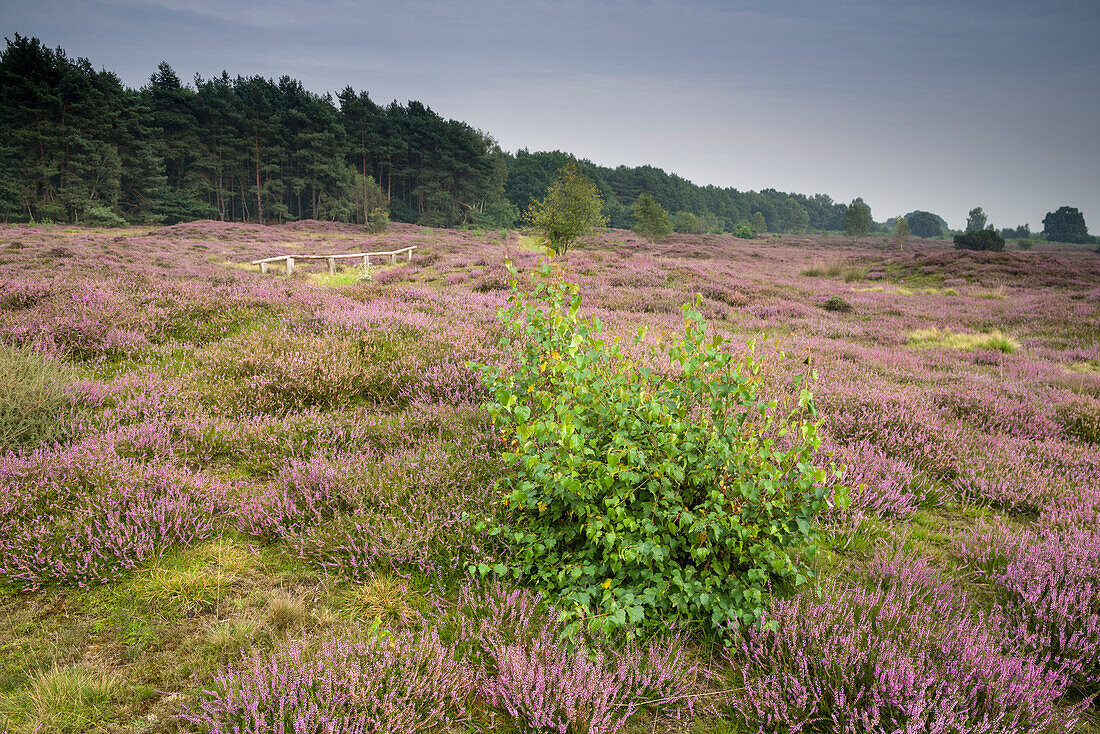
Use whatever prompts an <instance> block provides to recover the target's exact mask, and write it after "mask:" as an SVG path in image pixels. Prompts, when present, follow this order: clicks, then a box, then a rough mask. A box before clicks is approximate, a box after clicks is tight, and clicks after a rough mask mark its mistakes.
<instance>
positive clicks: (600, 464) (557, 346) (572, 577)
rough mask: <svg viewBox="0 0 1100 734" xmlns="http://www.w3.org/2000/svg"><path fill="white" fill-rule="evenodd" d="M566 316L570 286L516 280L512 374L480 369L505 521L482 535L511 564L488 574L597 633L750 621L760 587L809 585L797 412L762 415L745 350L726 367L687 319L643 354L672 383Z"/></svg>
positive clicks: (715, 346)
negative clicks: (529, 588) (682, 621)
mask: <svg viewBox="0 0 1100 734" xmlns="http://www.w3.org/2000/svg"><path fill="white" fill-rule="evenodd" d="M514 272H515V271H514V270H513V273H514ZM548 273H549V270H548V268H546V267H545V266H544V268H543V276H544V278H545V277H546V276H547V275H548ZM579 308H580V296H579V295H578V291H577V286H576V285H574V284H568V283H563V282H557V283H548V282H547V281H545V280H544V281H543V282H539V283H538V284H537V285H536V287H535V288H534V290H533V291H531V292H522V291H519V290H518V289H517V287H516V283H515V280H513V281H512V295H511V298H510V306H509V307H508V308H506V309H502V311H501V319H502V321H503V322H504V326H505V336H504V339H503V341H502V344H503V346H504V348H505V350H506V353H511V354H514V355H515V357H516V360H517V362H518V366H517V368H516V370H515V371H514V372H513V373H511V374H506V373H504V372H503V371H502V370H501V369H500V368H498V367H490V366H485V365H478V367H479V369H480V373H481V378H482V381H483V382H484V384H485V386H486V387H487V388H488V389H489V392H490V395H491V396H493V397H494V398H495V401H494V402H491V403H489V404H488V406H487V407H488V411H489V413H490V415H491V416H492V417H493V420H494V422H495V425H496V426H497V428H498V429H499V431H500V434H501V437H502V438H503V439H504V440H505V441H507V443H508V444H509V445H510V446H511V451H510V452H508V453H506V454H504V459H505V461H508V462H510V463H511V464H512V466H513V468H514V471H513V473H511V474H509V475H508V476H506V477H505V478H504V479H503V480H501V485H500V489H501V490H502V498H501V500H500V501H501V503H502V504H503V506H504V507H505V508H506V511H505V512H504V513H503V514H502V515H501V518H502V519H500V520H490V521H488V522H486V527H487V529H488V530H489V532H490V534H492V535H499V536H501V537H502V539H503V540H504V541H505V542H506V543H507V544H509V545H510V546H511V547H512V548H513V550H514V552H515V555H514V557H513V558H512V559H511V563H510V564H498V565H497V566H496V567H495V570H496V572H498V573H511V574H512V575H514V576H515V577H517V578H519V579H526V580H528V581H532V582H534V583H535V584H536V585H538V586H541V587H543V588H546V589H548V590H550V591H552V592H553V593H556V594H560V595H561V596H562V604H563V605H564V606H566V607H568V606H570V605H572V606H573V608H574V610H575V613H576V614H578V615H580V616H584V615H587V614H588V613H590V611H594V610H599V615H598V616H599V617H600V618H601V619H602V621H603V623H605V624H609V625H610V626H612V627H615V626H620V625H623V624H626V623H628V622H633V623H641V624H642V625H643V626H650V627H659V626H661V625H663V624H664V623H665V620H668V619H670V618H687V619H694V620H698V621H700V622H702V623H703V624H704V626H707V627H710V628H719V627H722V626H723V625H725V624H727V623H728V621H729V620H731V619H733V620H750V619H754V618H756V617H757V616H758V614H759V612H760V610H761V608H762V606H763V603H764V593H765V590H766V589H767V588H768V584H769V583H771V582H772V581H773V580H783V581H787V582H791V583H802V582H803V581H805V580H806V579H807V578H808V577H809V576H810V570H809V568H808V567H807V565H806V561H807V559H809V558H810V557H812V555H813V552H814V550H815V543H816V541H817V530H816V528H815V518H816V516H817V514H818V512H819V511H820V510H821V509H822V508H823V507H824V506H825V504H826V499H825V496H826V493H825V489H824V481H825V479H826V471H825V470H823V469H820V468H818V467H815V466H814V465H813V463H812V455H813V453H814V451H815V450H816V449H817V448H818V446H819V444H820V439H819V434H818V427H819V423H818V422H817V420H816V413H815V410H814V405H813V400H812V396H811V395H810V393H809V392H808V391H806V390H805V389H801V390H800V394H799V396H798V398H797V400H795V399H794V398H793V396H792V397H790V398H788V399H785V400H783V401H776V400H768V399H765V398H764V397H763V396H762V393H763V384H762V383H763V380H762V377H761V366H760V363H759V362H758V361H757V359H756V357H755V356H754V354H753V350H752V347H753V345H752V344H750V353H749V354H748V356H746V357H744V358H743V359H740V360H735V359H734V358H733V357H732V356H730V355H729V354H727V353H725V350H724V347H723V345H724V341H725V340H724V339H723V338H722V337H720V336H714V337H708V336H707V327H706V323H705V321H704V320H703V318H702V316H701V315H700V314H699V313H698V311H696V310H694V309H693V308H690V307H688V306H686V305H685V306H684V307H683V309H684V336H683V338H682V339H680V340H678V341H676V342H674V343H672V344H668V345H665V346H660V345H658V346H656V347H649V350H650V357H652V358H653V359H655V360H656V361H658V362H660V361H662V360H670V361H671V362H672V364H673V365H675V366H677V368H678V372H679V374H678V376H677V377H676V378H675V379H671V378H666V377H661V376H660V375H658V374H656V373H654V372H653V371H651V370H650V369H649V368H647V367H644V366H641V365H639V364H638V363H636V362H634V361H633V360H631V359H629V358H628V357H627V356H626V355H625V354H624V353H623V352H622V351H621V350H620V348H619V346H618V343H617V342H612V341H609V340H607V339H605V338H604V337H603V336H602V324H601V323H600V322H599V320H598V319H587V320H586V319H581V318H579V317H578V310H579ZM643 336H644V332H643V333H640V334H639V340H640V339H641V338H642V337H643ZM801 382H802V376H800V377H798V378H796V379H795V384H796V385H800V384H801ZM479 570H480V571H481V572H483V573H487V572H488V571H489V568H488V566H487V564H481V566H480V568H479Z"/></svg>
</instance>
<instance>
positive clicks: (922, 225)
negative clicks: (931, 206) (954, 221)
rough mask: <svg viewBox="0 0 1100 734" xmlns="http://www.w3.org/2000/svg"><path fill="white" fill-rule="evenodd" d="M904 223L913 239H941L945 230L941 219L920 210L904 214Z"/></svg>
mask: <svg viewBox="0 0 1100 734" xmlns="http://www.w3.org/2000/svg"><path fill="white" fill-rule="evenodd" d="M905 221H906V222H908V224H909V229H910V231H911V232H912V233H913V236H914V237H943V235H944V230H945V229H946V227H945V225H944V221H943V218H942V217H940V216H939V215H937V214H933V213H932V212H926V211H921V210H920V209H917V210H916V211H913V212H909V213H908V214H906V215H905Z"/></svg>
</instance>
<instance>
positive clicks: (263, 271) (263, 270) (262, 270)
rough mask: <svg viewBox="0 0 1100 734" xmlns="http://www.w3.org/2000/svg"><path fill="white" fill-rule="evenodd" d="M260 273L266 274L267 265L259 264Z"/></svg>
mask: <svg viewBox="0 0 1100 734" xmlns="http://www.w3.org/2000/svg"><path fill="white" fill-rule="evenodd" d="M260 272H261V273H265V274H266V273H267V263H260Z"/></svg>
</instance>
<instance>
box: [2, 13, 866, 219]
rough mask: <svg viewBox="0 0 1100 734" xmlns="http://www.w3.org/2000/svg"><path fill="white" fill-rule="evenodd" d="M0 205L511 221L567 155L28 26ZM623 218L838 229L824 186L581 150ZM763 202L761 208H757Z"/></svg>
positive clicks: (17, 215)
mask: <svg viewBox="0 0 1100 734" xmlns="http://www.w3.org/2000/svg"><path fill="white" fill-rule="evenodd" d="M0 129H3V130H4V132H5V135H4V136H3V137H2V138H0V218H2V219H4V220H7V221H39V222H41V221H55V222H76V223H87V224H99V225H110V224H122V223H124V222H164V223H172V222H175V221H182V220H190V219H204V218H210V219H223V220H229V221H254V222H283V221H288V220H298V219H321V220H338V221H349V222H356V223H363V224H370V223H377V222H378V221H380V220H384V219H385V218H386V217H389V218H392V219H394V220H397V221H403V222H417V223H420V224H426V225H430V226H440V227H448V226H456V225H461V224H474V225H477V226H485V227H505V226H511V225H512V224H513V223H514V222H515V221H516V219H517V217H518V216H519V214H520V213H521V212H523V211H525V210H526V209H527V208H528V206H529V205H530V203H531V202H532V201H533V200H534V199H537V198H539V197H541V196H542V195H543V194H544V193H545V191H546V188H547V187H548V185H549V183H550V181H551V179H552V177H553V174H554V172H555V171H557V170H558V169H559V168H560V167H561V166H562V165H563V164H564V163H565V162H566V161H568V160H571V159H572V158H571V156H569V155H568V154H566V153H562V152H558V151H555V152H542V153H530V152H528V151H527V150H520V151H518V152H517V153H516V154H514V155H513V154H508V153H505V152H503V151H501V149H500V147H499V146H498V145H497V143H496V142H495V141H494V140H493V139H492V138H491V137H490V136H489V135H487V134H486V133H483V132H481V131H478V130H475V129H474V128H472V127H470V126H469V125H467V124H466V123H463V122H458V121H454V120H445V119H443V118H442V117H440V116H439V115H438V114H436V113H435V112H434V111H432V110H431V109H430V108H429V107H427V106H426V105H424V104H422V103H420V102H416V101H410V102H409V103H408V104H406V105H400V104H398V103H397V102H393V103H390V104H388V105H385V106H383V105H379V104H377V103H375V102H374V101H373V100H371V99H370V96H369V95H368V94H367V93H366V92H363V91H359V92H356V91H355V90H353V89H352V88H350V87H348V88H346V89H344V91H342V92H341V93H340V94H338V95H336V97H335V98H334V97H332V96H331V95H318V94H314V93H312V92H310V91H308V90H306V89H304V88H303V87H302V85H301V83H300V82H298V81H295V80H293V79H291V78H290V77H286V76H284V77H282V78H280V79H279V80H278V81H275V80H271V79H265V78H263V77H241V76H237V77H230V76H229V75H228V74H227V73H225V72H223V73H222V75H221V76H219V77H215V78H212V79H203V78H201V77H196V78H195V79H194V81H193V83H192V84H184V83H183V82H182V81H181V80H180V78H179V77H178V76H177V75H176V73H175V72H174V71H173V70H172V69H171V67H169V66H168V65H167V64H166V63H162V64H161V65H160V66H159V67H158V69H157V71H156V73H155V74H153V75H152V76H151V77H150V79H149V82H148V83H147V84H146V85H145V86H143V87H142V88H141V89H136V90H135V89H129V88H126V87H125V86H123V84H122V82H121V81H120V80H119V78H118V76H116V75H115V74H114V73H112V72H109V71H105V70H100V71H96V70H95V69H94V68H93V67H92V65H91V63H90V62H89V61H88V60H87V59H83V58H77V59H73V58H70V57H69V56H68V55H67V54H66V53H65V51H63V50H62V49H49V48H47V47H46V46H44V45H43V44H42V43H41V42H40V41H39V40H38V39H36V38H26V37H23V36H20V35H18V34H16V35H15V37H14V39H9V40H7V47H6V48H5V49H4V50H3V51H2V52H0ZM579 163H580V167H581V170H582V171H583V172H584V173H585V175H587V176H589V177H590V178H592V179H593V180H594V181H595V182H596V183H597V186H598V187H599V189H600V192H601V194H602V196H603V198H604V202H605V203H604V215H605V216H606V217H607V219H608V221H609V223H610V224H611V226H614V227H630V226H631V225H632V224H633V217H632V215H631V210H632V207H633V205H634V202H635V201H636V200H637V199H638V197H639V196H640V195H641V194H643V193H648V194H649V195H651V196H652V197H653V198H654V199H656V200H657V201H658V202H659V203H660V204H661V205H662V206H664V207H665V208H666V209H667V210H669V211H670V212H673V214H674V221H675V223H676V227H677V229H678V230H680V231H685V232H708V231H715V232H716V231H734V229H735V228H736V227H737V225H738V224H744V223H752V222H754V221H755V222H756V225H755V226H756V228H757V229H759V228H760V224H759V222H760V219H761V218H762V219H763V226H764V228H766V229H767V230H768V231H772V232H802V231H806V230H811V229H812V230H838V229H841V228H842V223H841V220H842V217H843V215H844V212H845V210H846V208H847V207H846V205H844V204H841V203H837V202H834V201H833V200H832V199H831V198H830V197H828V196H826V195H824V194H816V195H814V196H805V195H802V194H788V193H784V192H781V191H776V190H774V189H765V190H763V191H759V192H757V191H739V190H737V189H733V188H720V187H717V186H698V185H696V184H693V183H691V182H690V181H687V180H685V179H683V178H680V177H679V176H676V175H674V174H669V173H666V172H664V171H662V170H661V169H659V168H654V167H652V166H640V167H637V168H629V167H626V166H619V167H618V168H614V169H612V168H607V167H603V166H597V165H595V164H593V163H591V162H589V161H580V162H579ZM758 213H759V216H756V215H757V214H758Z"/></svg>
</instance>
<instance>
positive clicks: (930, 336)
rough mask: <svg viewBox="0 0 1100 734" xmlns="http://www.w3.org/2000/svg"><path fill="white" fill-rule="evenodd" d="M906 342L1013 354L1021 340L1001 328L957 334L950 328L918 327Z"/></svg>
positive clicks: (918, 345)
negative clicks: (1003, 331)
mask: <svg viewBox="0 0 1100 734" xmlns="http://www.w3.org/2000/svg"><path fill="white" fill-rule="evenodd" d="M906 343H907V344H909V345H910V346H913V347H930V348H935V347H939V348H943V349H962V350H964V351H968V352H972V351H974V350H976V349H990V350H993V351H998V352H1004V353H1005V354H1011V353H1012V352H1015V351H1017V350H1019V348H1020V342H1018V341H1016V339H1015V338H1013V337H1011V336H1008V335H1007V334H1004V333H1002V332H1001V330H1000V329H994V330H993V331H991V332H989V333H986V334H983V333H977V334H956V333H954V332H952V331H951V330H950V329H917V330H916V331H911V332H909V334H908V335H907V336H906Z"/></svg>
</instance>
